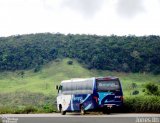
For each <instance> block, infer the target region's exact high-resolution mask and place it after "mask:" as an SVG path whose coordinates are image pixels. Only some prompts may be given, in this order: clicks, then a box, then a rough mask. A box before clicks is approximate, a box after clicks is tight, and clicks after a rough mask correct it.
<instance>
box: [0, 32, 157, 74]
mask: <svg viewBox="0 0 160 123" xmlns="http://www.w3.org/2000/svg"><path fill="white" fill-rule="evenodd" d="M66 57H68V58H72V59H76V60H77V61H78V62H79V63H81V64H83V66H84V67H86V68H88V69H98V70H110V71H120V72H147V73H154V74H159V73H160V36H155V35H150V36H139V37H138V36H134V35H128V36H116V35H111V36H98V35H86V34H81V35H80V34H67V35H64V34H60V33H54V34H53V33H38V34H27V35H14V36H9V37H0V71H15V70H26V69H34V70H35V71H38V70H40V68H41V66H42V65H44V64H46V63H48V62H50V61H53V60H56V59H61V58H66Z"/></svg>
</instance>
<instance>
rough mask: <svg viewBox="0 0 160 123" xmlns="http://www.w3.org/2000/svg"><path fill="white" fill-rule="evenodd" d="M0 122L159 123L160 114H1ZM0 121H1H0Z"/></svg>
mask: <svg viewBox="0 0 160 123" xmlns="http://www.w3.org/2000/svg"><path fill="white" fill-rule="evenodd" d="M0 117H1V119H2V120H3V122H2V123H160V114H109V115H102V114H101V115H97V114H94V115H93V114H87V115H83V116H82V115H80V114H79V113H67V114H66V115H61V114H59V113H53V114H4V115H3V114H2V115H0ZM0 123H1V122H0Z"/></svg>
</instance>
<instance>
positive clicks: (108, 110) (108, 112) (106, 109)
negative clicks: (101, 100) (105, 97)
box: [102, 108, 111, 114]
mask: <svg viewBox="0 0 160 123" xmlns="http://www.w3.org/2000/svg"><path fill="white" fill-rule="evenodd" d="M102 112H103V114H110V113H111V112H110V109H108V108H105V109H103V111H102Z"/></svg>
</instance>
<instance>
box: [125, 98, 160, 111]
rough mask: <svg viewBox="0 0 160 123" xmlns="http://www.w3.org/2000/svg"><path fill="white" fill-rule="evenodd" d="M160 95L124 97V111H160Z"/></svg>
mask: <svg viewBox="0 0 160 123" xmlns="http://www.w3.org/2000/svg"><path fill="white" fill-rule="evenodd" d="M159 102H160V96H133V97H126V98H125V99H124V107H123V111H124V112H132V113H134V112H135V113H160V103H159Z"/></svg>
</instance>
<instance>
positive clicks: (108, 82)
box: [95, 77, 123, 113]
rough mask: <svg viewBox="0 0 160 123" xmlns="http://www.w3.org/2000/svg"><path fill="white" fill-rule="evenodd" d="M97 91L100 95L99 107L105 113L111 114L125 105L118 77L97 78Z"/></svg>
mask: <svg viewBox="0 0 160 123" xmlns="http://www.w3.org/2000/svg"><path fill="white" fill-rule="evenodd" d="M95 84H96V86H95V88H96V89H95V90H96V92H97V93H98V94H97V95H98V97H97V98H98V107H99V108H100V109H102V111H103V113H110V111H111V109H112V108H116V107H120V106H122V104H123V92H122V87H121V83H120V81H119V79H118V78H117V77H101V78H96V83H95Z"/></svg>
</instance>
